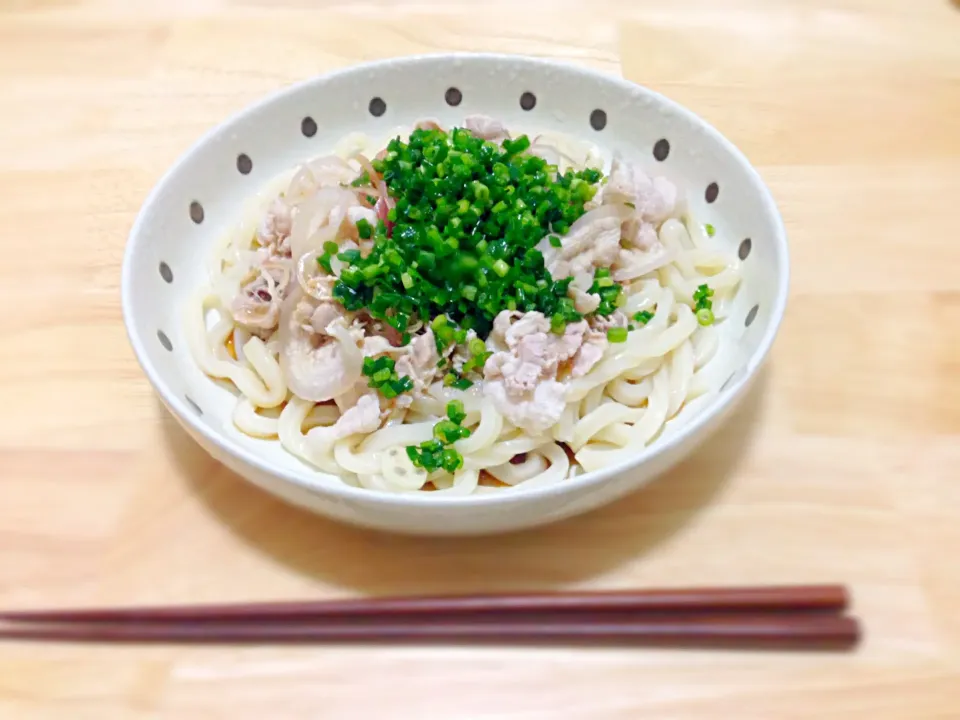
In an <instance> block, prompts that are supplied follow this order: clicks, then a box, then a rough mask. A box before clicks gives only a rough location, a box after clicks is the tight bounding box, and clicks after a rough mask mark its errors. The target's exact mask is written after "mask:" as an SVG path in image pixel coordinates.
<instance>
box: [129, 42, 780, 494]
mask: <svg viewBox="0 0 960 720" xmlns="http://www.w3.org/2000/svg"><path fill="white" fill-rule="evenodd" d="M438 60H460V61H474V60H478V61H481V62H499V63H516V64H519V65H526V66H527V67H536V68H538V69H541V70H542V69H558V68H559V69H562V70H563V71H564V72H565V73H569V74H572V75H575V76H579V77H580V79H582V80H594V81H602V82H606V83H610V84H612V85H614V86H617V87H618V88H619V89H620V90H622V91H623V92H625V93H628V94H630V95H634V96H636V95H637V94H640V95H643V96H645V97H647V98H648V99H649V100H651V101H653V102H654V103H657V104H660V105H661V106H665V107H668V108H669V109H670V110H671V111H672V112H674V113H677V114H679V115H681V116H683V117H685V119H687V120H688V121H691V122H692V123H694V124H696V125H698V126H699V127H700V128H701V129H702V130H703V132H704V133H705V134H706V135H707V136H709V137H710V139H711V140H712V141H714V142H716V143H718V144H719V145H720V146H722V147H723V148H724V149H725V150H726V151H727V152H728V153H729V154H730V155H731V156H732V157H733V158H734V159H735V160H736V161H737V162H739V163H740V164H741V165H742V166H743V167H744V168H745V170H746V171H747V175H748V177H750V179H752V180H753V181H754V183H755V184H756V186H757V187H758V188H759V190H760V198H759V199H760V202H761V203H762V205H763V206H764V208H765V210H766V212H767V213H769V215H770V217H771V218H772V220H773V222H774V228H775V233H774V235H773V236H772V237H771V238H770V239H769V240H770V242H775V243H778V244H779V245H780V246H782V249H783V252H781V253H778V256H779V260H778V262H777V266H776V272H777V279H778V287H777V292H776V295H775V298H774V302H773V307H772V310H771V311H770V324H769V326H768V327H767V329H766V331H765V332H764V334H763V336H762V337H761V338H760V341H759V344H758V346H757V350H756V351H755V352H754V353H753V355H752V356H750V357H749V359H748V361H747V366H746V372H744V373H743V374H742V375H741V376H740V377H739V378H737V379H736V380H735V381H734V382H733V383H732V384H731V385H729V386H728V387H727V388H725V389H724V390H721V391H720V397H719V398H718V400H717V402H716V403H714V404H713V405H712V406H711V407H709V408H707V409H705V410H704V411H703V412H701V413H698V414H697V415H696V416H695V417H693V418H691V419H690V421H689V422H687V423H686V424H685V425H684V426H683V427H682V428H680V429H679V430H678V431H677V432H676V433H674V434H673V435H671V436H670V437H669V438H664V439H662V440H658V441H655V442H654V443H652V444H650V445H647V446H645V447H644V448H642V449H640V450H638V452H637V453H636V455H635V456H633V457H631V458H629V459H627V460H623V461H621V462H618V463H615V464H613V465H610V466H609V467H605V468H602V469H600V470H595V471H593V472H587V473H584V474H582V475H577V476H575V477H573V478H570V479H569V480H567V481H566V482H563V483H558V484H556V485H549V486H545V487H540V488H531V489H529V490H522V486H519V487H518V488H517V492H508V491H507V492H498V493H483V494H479V495H466V496H453V497H449V496H446V495H443V494H437V493H423V492H409V493H390V492H387V491H384V490H370V489H366V488H357V487H353V486H351V485H347V484H346V483H341V484H340V485H336V484H331V485H329V486H327V485H319V484H318V483H316V482H312V481H310V480H309V479H307V476H308V475H310V474H315V473H321V471H319V470H313V469H310V468H309V466H307V465H306V464H304V468H303V470H302V471H295V470H292V469H288V468H284V467H276V466H272V465H270V464H269V463H268V462H267V461H266V460H265V459H264V458H263V457H262V456H260V455H259V454H258V453H256V452H254V451H252V450H249V449H247V448H245V447H243V446H242V445H240V444H239V443H237V442H235V441H233V440H231V439H230V438H229V437H227V436H225V435H223V434H221V433H218V432H215V431H214V429H213V428H212V427H210V426H209V425H208V424H206V423H203V422H200V421H199V420H197V419H196V417H195V413H193V412H191V410H190V408H189V407H188V406H187V403H186V401H185V400H182V399H181V398H180V397H179V396H178V395H177V394H176V393H174V392H173V391H172V390H170V389H169V388H168V387H167V386H166V384H165V382H164V381H163V379H162V378H161V376H160V373H159V372H158V371H157V368H156V367H155V366H154V365H153V364H152V363H151V362H150V359H149V356H148V354H147V351H146V348H145V346H144V342H143V340H142V339H141V337H140V335H139V334H138V332H137V331H136V329H135V323H134V318H133V317H132V315H131V308H132V293H133V284H134V278H133V255H134V247H135V246H136V245H137V238H138V237H140V236H141V234H142V233H143V228H144V227H145V225H146V222H147V220H146V216H147V214H148V210H149V208H150V207H151V206H152V205H153V204H154V203H155V202H156V201H157V199H158V198H159V197H160V196H162V195H163V194H164V192H165V191H166V190H167V189H168V187H169V186H170V185H171V184H172V182H173V177H174V175H176V174H177V173H178V171H179V170H180V169H181V167H182V166H183V165H185V164H186V162H187V161H188V159H189V158H190V157H192V156H193V155H194V154H195V153H196V152H197V151H198V150H199V149H200V148H201V147H203V146H204V145H206V144H207V143H208V142H210V141H211V140H213V139H214V138H216V137H217V136H218V135H219V134H221V133H222V132H224V131H225V130H227V129H228V128H229V127H230V126H232V125H233V124H234V123H237V122H239V121H240V120H242V119H243V118H245V117H248V116H249V115H251V114H254V113H256V112H258V111H260V110H262V109H264V108H266V107H267V106H269V105H272V104H273V103H275V102H277V101H279V100H281V99H283V98H285V97H288V96H292V95H296V94H298V93H300V92H303V91H304V90H306V89H308V88H310V87H313V86H317V85H322V84H323V83H325V82H327V81H329V80H330V79H331V78H334V77H338V76H349V75H351V74H361V73H370V72H376V71H377V70H380V69H382V68H385V67H388V66H393V67H395V66H397V65H413V66H415V65H417V64H419V63H425V62H436V61H438ZM789 281H790V259H789V248H788V243H787V234H786V228H785V227H784V223H783V218H782V217H781V215H780V211H779V209H778V208H777V205H776V202H775V201H774V199H773V196H772V194H771V193H770V189H769V188H768V187H767V185H766V183H765V182H764V181H763V179H762V177H761V176H760V173H759V172H758V171H757V170H756V168H754V166H753V165H752V164H751V163H750V161H749V160H748V159H747V157H746V156H745V155H744V154H743V152H742V151H741V150H740V149H739V148H737V146H736V145H734V144H733V143H732V142H731V141H730V140H728V139H727V138H726V137H725V136H724V135H723V134H722V133H720V131H719V130H717V129H716V128H714V127H713V125H711V124H710V123H708V122H707V121H706V120H704V119H703V118H701V117H700V116H699V115H697V114H696V113H694V112H693V111H692V110H689V109H687V108H686V107H684V106H683V105H681V104H680V103H678V102H676V101H674V100H671V99H670V98H668V97H667V96H665V95H663V94H661V93H659V92H657V91H655V90H651V89H650V88H648V87H645V86H643V85H640V84H638V83H634V82H632V81H630V80H627V79H625V78H622V77H620V76H618V75H613V74H611V73H607V72H603V71H600V70H595V69H592V68H588V67H584V66H582V65H576V64H573V63H570V62H566V61H561V60H553V59H546V58H538V57H530V56H525V55H514V54H507V53H486V52H453V53H422V54H416V55H407V56H401V57H394V58H385V59H380V60H373V61H367V62H363V63H358V64H354V65H349V66H346V67H342V68H337V69H335V70H332V71H330V72H327V73H323V74H321V75H316V76H314V77H311V78H307V79H305V80H301V81H298V82H295V83H292V84H290V85H288V86H286V87H282V88H280V89H278V90H275V91H273V92H271V93H269V94H267V95H265V96H264V97H262V98H261V99H259V100H256V101H254V102H253V103H250V104H248V105H246V106H244V107H243V108H241V109H240V110H238V111H236V112H234V113H233V114H231V115H230V116H229V117H227V118H225V119H224V120H222V121H221V122H219V123H217V124H216V125H215V126H214V127H212V128H210V129H209V130H207V131H206V132H205V133H203V135H201V137H200V138H199V139H197V140H196V141H195V142H194V143H193V144H192V145H190V146H189V147H188V148H187V150H185V151H184V152H183V153H182V154H181V155H180V156H179V157H178V158H177V160H176V161H175V162H174V163H173V165H171V166H170V167H169V168H168V169H167V170H166V171H165V172H164V173H163V175H162V176H161V177H160V179H159V180H157V181H156V183H155V184H154V186H153V188H152V189H151V190H150V192H149V194H148V195H147V196H146V198H145V199H144V201H143V204H142V205H141V206H140V210H139V211H138V213H137V217H136V219H135V220H134V223H133V225H132V226H131V228H130V232H129V234H128V235H127V242H126V245H125V247H124V254H123V262H122V265H121V279H120V304H121V311H122V314H123V323H124V327H125V329H126V333H127V339H128V340H129V342H130V345H131V347H132V348H133V351H134V355H135V356H136V359H137V362H138V363H139V364H140V367H141V368H142V369H143V371H144V374H145V375H146V376H147V380H148V381H149V382H150V384H151V385H152V386H153V389H154V391H155V392H156V393H157V394H158V395H160V397H161V399H162V400H163V401H164V403H165V404H166V406H167V407H168V408H169V409H170V410H172V411H173V413H174V414H175V415H176V416H177V418H178V420H179V421H180V422H181V423H185V424H186V425H187V426H188V427H189V429H190V430H191V431H192V432H194V433H196V434H199V435H200V436H202V437H203V438H204V439H205V440H207V441H208V442H210V443H212V444H213V445H215V446H217V447H219V448H220V449H222V450H223V451H224V452H226V453H228V454H229V455H231V456H233V457H234V458H236V459H238V460H239V461H241V462H243V463H245V464H247V465H249V466H252V467H253V468H255V469H257V470H259V471H260V472H263V473H265V474H266V475H268V476H271V477H274V478H277V479H279V480H282V481H284V482H288V483H291V484H293V485H294V486H296V487H298V488H300V489H302V490H305V491H307V492H310V493H316V494H319V495H327V496H332V497H334V498H336V499H338V500H340V501H346V502H359V503H362V504H364V505H368V506H380V507H391V508H398V507H404V508H407V509H417V510H421V509H422V510H426V511H430V510H431V509H432V510H437V509H450V508H453V507H459V508H476V507H495V506H501V505H509V504H514V503H517V502H527V503H533V502H535V501H537V500H541V499H547V498H551V497H558V496H562V495H566V494H568V493H571V492H573V491H589V490H590V489H591V488H596V487H598V486H600V485H602V484H603V483H604V482H606V481H607V480H608V479H609V478H611V477H612V476H614V475H617V474H618V473H622V472H624V471H625V470H629V469H631V468H634V467H637V466H640V465H642V464H644V463H651V462H652V461H653V460H654V459H655V458H656V457H658V456H663V455H666V454H667V453H669V452H670V451H671V450H673V449H675V448H676V447H678V446H680V445H682V444H684V443H685V442H687V440H688V439H689V438H691V437H694V436H696V435H698V434H699V432H700V431H701V430H702V429H704V428H705V427H706V426H708V425H709V423H710V421H711V420H712V419H713V418H715V417H716V416H718V415H720V414H722V413H724V411H726V410H727V409H728V408H730V407H731V405H732V404H733V403H734V402H735V401H736V400H737V398H739V396H740V395H741V393H742V392H743V390H744V389H745V388H746V386H747V385H748V384H749V383H750V382H751V381H752V379H753V378H754V377H755V375H756V374H757V372H758V370H759V369H760V367H761V366H762V365H763V363H764V361H765V360H766V359H767V357H768V356H769V354H770V348H771V347H772V345H773V342H774V340H775V339H776V336H777V333H778V331H779V329H780V325H781V323H782V320H783V316H784V313H785V311H786V304H787V298H788V295H789V284H790V282H789ZM322 474H328V473H322Z"/></svg>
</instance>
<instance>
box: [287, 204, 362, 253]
mask: <svg viewBox="0 0 960 720" xmlns="http://www.w3.org/2000/svg"><path fill="white" fill-rule="evenodd" d="M357 204H358V203H357V197H356V195H355V194H354V193H352V192H350V191H349V190H344V189H343V188H341V187H336V188H323V189H322V190H320V191H319V192H317V194H316V195H314V196H313V197H310V198H308V199H307V200H305V201H304V202H303V203H301V204H300V205H299V206H298V212H297V214H296V217H294V219H293V228H292V230H291V232H290V254H291V255H292V256H293V257H295V258H299V257H302V256H303V254H304V253H307V252H310V251H311V250H322V249H323V243H325V242H326V241H327V240H334V239H336V236H337V231H338V230H339V229H340V223H342V222H343V218H345V217H346V215H347V210H348V209H349V208H350V207H351V206H353V205H357Z"/></svg>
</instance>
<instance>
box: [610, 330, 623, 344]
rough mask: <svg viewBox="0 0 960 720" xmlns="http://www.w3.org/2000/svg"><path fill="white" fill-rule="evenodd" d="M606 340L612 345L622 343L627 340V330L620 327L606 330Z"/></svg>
mask: <svg viewBox="0 0 960 720" xmlns="http://www.w3.org/2000/svg"><path fill="white" fill-rule="evenodd" d="M607 340H609V341H610V342H612V343H622V342H626V340H627V329H626V328H622V327H615V328H610V329H609V330H607Z"/></svg>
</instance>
